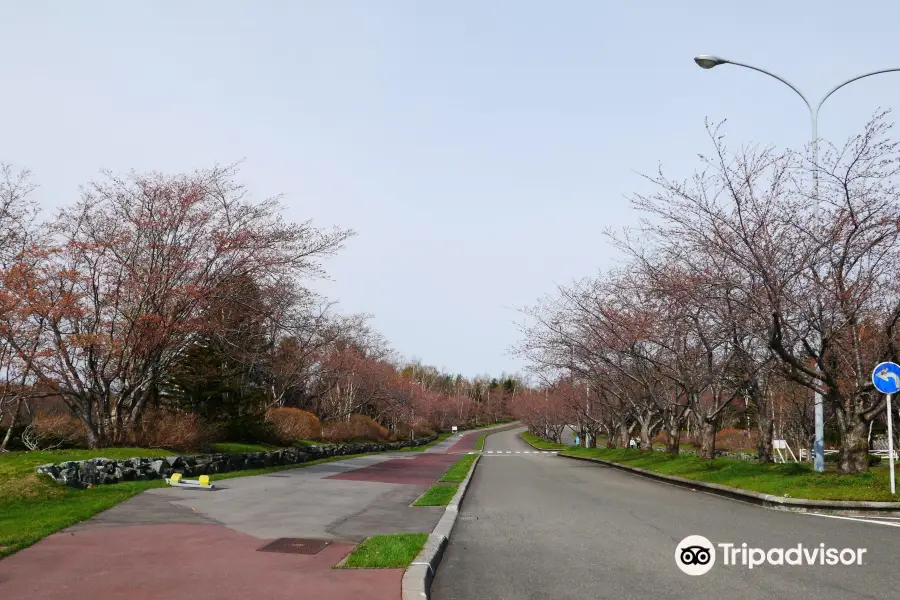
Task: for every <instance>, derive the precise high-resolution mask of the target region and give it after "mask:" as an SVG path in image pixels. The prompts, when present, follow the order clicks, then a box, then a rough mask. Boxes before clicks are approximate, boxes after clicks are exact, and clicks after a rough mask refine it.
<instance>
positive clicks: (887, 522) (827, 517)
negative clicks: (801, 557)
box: [801, 513, 900, 527]
mask: <svg viewBox="0 0 900 600" xmlns="http://www.w3.org/2000/svg"><path fill="white" fill-rule="evenodd" d="M801 514H804V515H809V516H811V517H824V518H826V519H841V520H843V521H859V522H860V523H874V524H875V525H884V526H886V527H900V523H891V522H890V521H873V520H872V519H863V518H860V517H841V516H838V515H822V514H819V513H801Z"/></svg>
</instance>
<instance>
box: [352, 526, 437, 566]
mask: <svg viewBox="0 0 900 600" xmlns="http://www.w3.org/2000/svg"><path fill="white" fill-rule="evenodd" d="M427 539H428V534H427V533H395V534H393V535H376V536H373V537H370V538H369V539H367V540H366V541H364V542H363V543H362V544H360V545H359V546H357V547H356V548H355V549H354V550H353V552H351V553H350V555H349V556H348V557H347V560H345V561H344V563H343V564H342V565H341V568H343V569H405V568H406V567H408V566H409V563H411V562H412V561H413V559H414V558H415V557H416V556H417V555H418V554H419V552H421V551H422V547H423V546H425V541H426V540H427Z"/></svg>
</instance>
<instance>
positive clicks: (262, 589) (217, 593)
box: [0, 524, 403, 600]
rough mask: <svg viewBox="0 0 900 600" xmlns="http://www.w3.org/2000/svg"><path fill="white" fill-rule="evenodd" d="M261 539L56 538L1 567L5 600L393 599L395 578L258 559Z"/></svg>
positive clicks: (326, 558)
mask: <svg viewBox="0 0 900 600" xmlns="http://www.w3.org/2000/svg"><path fill="white" fill-rule="evenodd" d="M265 543H266V540H258V539H256V538H254V537H252V536H249V535H245V534H242V533H238V532H236V531H232V530H231V529H228V528H226V527H223V526H221V525H184V524H164V525H136V526H128V527H98V528H95V529H87V530H82V531H77V532H74V534H73V533H56V534H54V535H51V536H50V537H48V538H46V539H44V540H43V541H41V542H39V543H38V544H35V545H34V546H32V547H31V548H28V549H26V550H23V551H22V552H19V553H17V554H14V555H12V556H10V557H7V558H5V559H3V560H2V561H0V598H3V600H26V599H27V600H32V599H35V600H36V599H40V600H74V599H78V600H80V599H82V598H84V599H88V598H96V599H97V600H119V599H122V600H151V599H152V600H160V599H165V600H169V599H172V600H175V599H179V600H181V599H190V600H223V599H235V598H240V599H246V600H257V599H265V600H282V599H283V600H288V599H290V600H307V599H309V600H319V599H322V598H328V599H329V600H344V599H347V600H356V599H359V598H366V599H367V600H399V598H400V580H401V578H402V576H403V569H367V570H355V569H354V570H350V569H347V570H344V569H340V570H338V569H331V568H330V567H331V566H332V565H334V564H336V563H338V562H339V561H340V560H341V559H342V558H343V557H344V556H346V555H347V554H348V553H349V552H350V550H352V549H353V544H347V543H332V544H331V545H329V546H328V547H327V548H325V549H324V550H322V551H321V552H319V553H318V554H315V555H311V556H305V555H300V554H278V553H273V552H257V548H259V547H260V546H262V545H264V544H265Z"/></svg>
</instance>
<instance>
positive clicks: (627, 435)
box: [619, 421, 631, 448]
mask: <svg viewBox="0 0 900 600" xmlns="http://www.w3.org/2000/svg"><path fill="white" fill-rule="evenodd" d="M630 439H631V432H630V431H629V429H628V423H626V422H624V421H623V422H622V423H619V447H620V448H628V440H630Z"/></svg>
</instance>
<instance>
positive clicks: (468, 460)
mask: <svg viewBox="0 0 900 600" xmlns="http://www.w3.org/2000/svg"><path fill="white" fill-rule="evenodd" d="M476 458H478V455H477V454H466V455H465V456H463V457H462V458H461V459H459V460H458V461H456V464H455V465H453V466H452V467H450V468H449V469H447V472H446V473H444V476H443V477H441V478H440V480H439V481H442V482H444V483H462V480H463V479H465V478H466V475H468V474H469V467H471V466H472V463H473V462H475V459H476Z"/></svg>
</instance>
